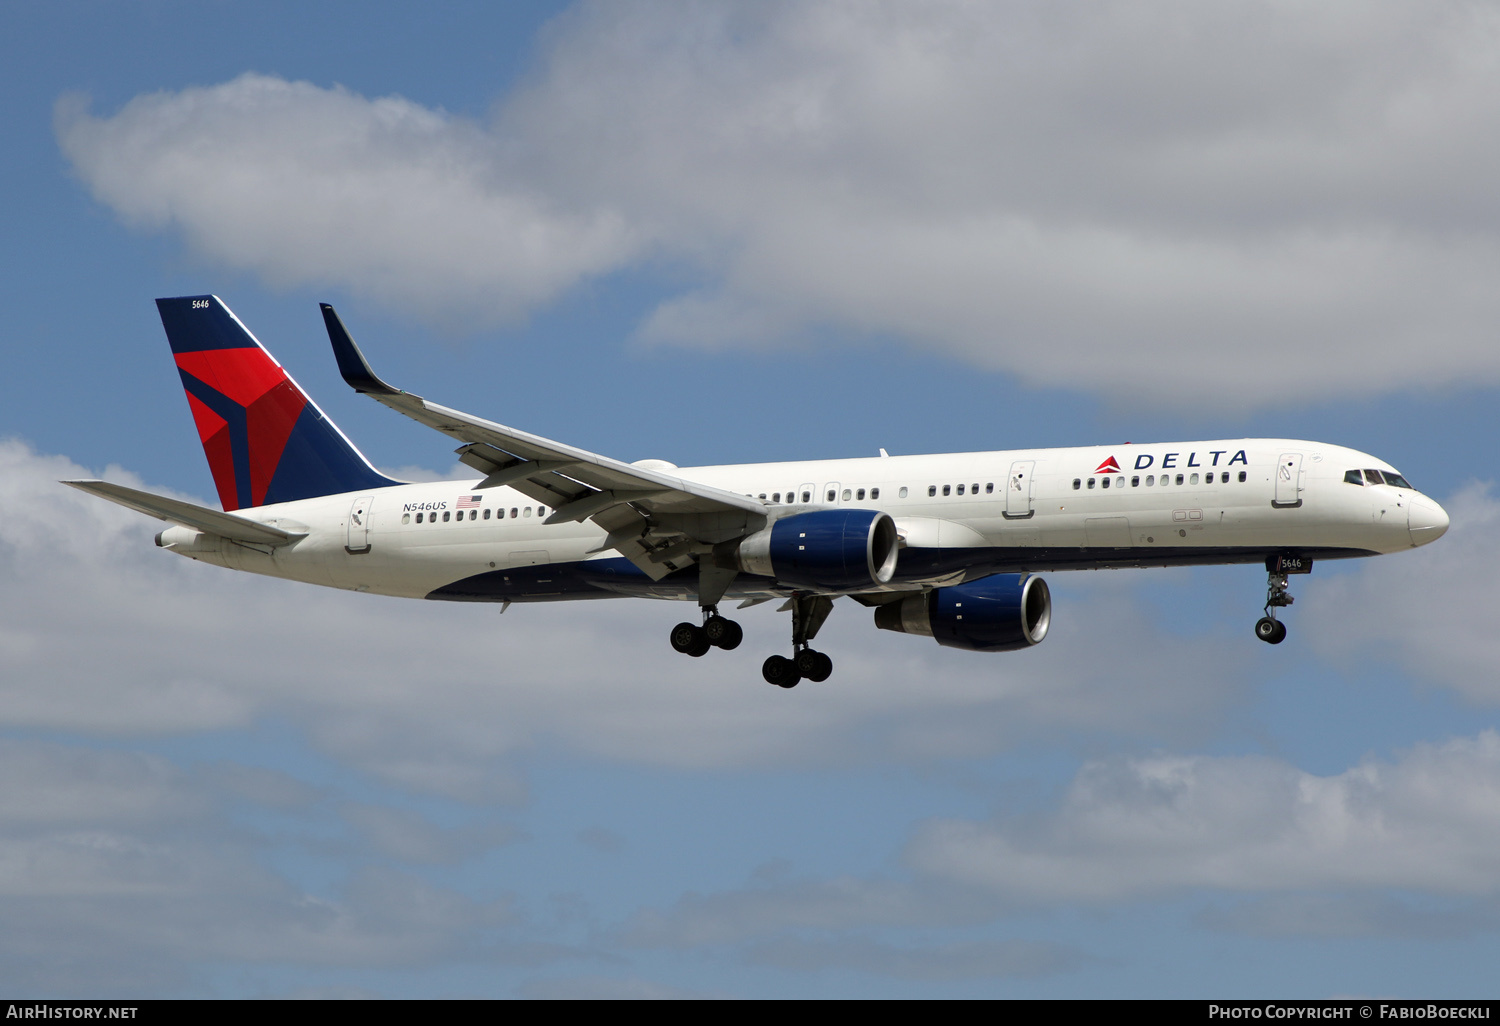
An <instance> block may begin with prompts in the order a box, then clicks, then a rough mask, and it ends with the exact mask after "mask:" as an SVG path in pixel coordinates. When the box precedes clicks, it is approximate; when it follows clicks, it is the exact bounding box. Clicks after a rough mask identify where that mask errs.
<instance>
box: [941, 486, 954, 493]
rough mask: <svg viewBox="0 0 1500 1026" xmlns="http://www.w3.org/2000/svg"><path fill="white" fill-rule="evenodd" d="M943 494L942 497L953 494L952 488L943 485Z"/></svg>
mask: <svg viewBox="0 0 1500 1026" xmlns="http://www.w3.org/2000/svg"><path fill="white" fill-rule="evenodd" d="M943 494H944V495H952V494H953V486H952V485H943Z"/></svg>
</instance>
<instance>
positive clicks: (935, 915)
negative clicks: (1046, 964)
mask: <svg viewBox="0 0 1500 1026" xmlns="http://www.w3.org/2000/svg"><path fill="white" fill-rule="evenodd" d="M996 914H997V906H996V904H995V903H993V902H985V901H976V900H975V896H974V894H973V893H972V892H970V891H967V890H961V889H948V890H946V891H945V890H944V889H943V888H941V887H921V888H919V887H915V886H912V885H910V884H906V883H902V882H899V881H894V880H885V879H868V880H867V879H860V878H858V877H837V878H834V879H831V880H780V879H770V880H757V881H755V882H753V884H752V886H749V887H745V888H740V889H737V890H729V891H721V892H718V893H715V894H699V893H696V892H689V893H688V894H684V895H683V896H682V897H681V898H679V899H678V900H677V901H676V902H674V903H673V904H672V905H671V906H669V907H667V908H666V909H656V908H644V909H640V910H639V911H637V912H636V913H634V914H633V915H632V916H631V917H630V918H629V919H628V920H627V921H626V922H625V923H624V924H622V926H621V927H620V929H619V931H618V939H619V942H620V943H621V944H623V945H625V946H627V947H640V948H693V947H699V946H703V945H724V944H740V943H743V942H745V941H749V940H757V939H762V938H765V937H767V936H774V935H781V934H784V933H786V932H787V931H817V932H821V933H828V932H840V931H846V930H859V929H868V928H874V927H892V926H898V927H934V926H946V927H951V926H965V925H973V924H976V923H984V922H988V921H989V920H991V919H993V918H994V917H995V915H996Z"/></svg>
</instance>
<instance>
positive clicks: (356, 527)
mask: <svg viewBox="0 0 1500 1026" xmlns="http://www.w3.org/2000/svg"><path fill="white" fill-rule="evenodd" d="M374 500H375V497H374V496H373V495H361V496H360V497H359V498H357V499H355V500H354V502H353V504H352V505H350V507H349V525H348V531H347V534H346V536H345V539H344V551H345V552H347V553H349V554H350V555H351V556H357V555H359V554H361V553H364V552H369V551H370V506H371V504H372V503H373V502H374Z"/></svg>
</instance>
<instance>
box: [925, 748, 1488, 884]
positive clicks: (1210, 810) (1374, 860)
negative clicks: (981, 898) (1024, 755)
mask: <svg viewBox="0 0 1500 1026" xmlns="http://www.w3.org/2000/svg"><path fill="white" fill-rule="evenodd" d="M1496 844H1500V734H1497V733H1495V732H1494V731H1485V732H1483V733H1481V734H1479V735H1478V736H1476V737H1473V738H1459V739H1455V740H1451V741H1448V742H1445V743H1443V744H1422V745H1417V746H1416V747H1414V748H1412V749H1411V750H1410V751H1408V752H1406V753H1404V754H1403V755H1402V756H1401V758H1400V759H1398V760H1396V761H1394V762H1380V761H1377V760H1374V759H1368V760H1366V761H1364V762H1363V763H1361V764H1360V765H1358V766H1355V767H1353V768H1351V769H1349V770H1347V771H1345V772H1343V773H1340V774H1338V775H1336V776H1329V777H1320V776H1316V775H1314V774H1310V773H1305V772H1303V771H1301V770H1298V769H1297V768H1295V767H1293V766H1290V765H1287V764H1286V763H1283V762H1280V761H1278V760H1274V759H1269V758H1264V757H1256V756H1245V757H1209V756H1170V755H1162V756H1153V757H1149V758H1137V759H1127V760H1120V761H1115V762H1095V763H1091V764H1089V765H1086V766H1085V767H1084V768H1083V769H1082V770H1081V771H1080V772H1079V774H1078V775H1077V777H1076V778H1075V779H1074V781H1073V783H1072V785H1071V786H1070V787H1069V789H1068V791H1067V794H1066V796H1065V797H1064V799H1063V801H1062V803H1061V805H1060V807H1059V808H1057V809H1056V810H1055V811H1054V812H1051V813H1048V814H1046V815H1043V816H1039V817H1035V818H1030V819H1013V820H1000V821H994V822H977V821H968V820H939V821H935V822H933V823H930V824H928V825H927V826H925V827H924V828H923V829H922V830H921V831H920V832H919V833H918V835H917V836H916V837H915V838H914V839H913V841H912V843H911V846H910V849H909V851H908V859H909V862H910V864H911V865H912V866H913V867H914V868H915V869H917V870H918V871H919V872H921V873H923V874H925V875H928V876H930V877H932V878H934V879H938V880H943V881H947V882H949V883H951V884H955V885H965V886H971V887H974V888H976V889H979V890H982V891H984V892H986V893H989V894H992V895H994V896H996V897H998V898H1001V899H1003V900H1008V901H1018V902H1023V903H1030V902H1051V901H1077V902H1099V901H1120V900H1127V899H1132V898H1136V897H1143V896H1155V895H1162V894H1170V893H1174V892H1181V891H1185V890H1200V889H1218V890H1227V891H1241V892H1255V891H1271V892H1287V891H1313V890H1340V891H1345V890H1372V889H1379V888H1402V889H1407V890H1411V891H1418V892H1424V893H1434V894H1439V895H1471V896H1478V897H1487V898H1492V897H1495V896H1497V895H1500V870H1497V869H1496V865H1495V860H1494V856H1493V853H1494V851H1495V846H1496Z"/></svg>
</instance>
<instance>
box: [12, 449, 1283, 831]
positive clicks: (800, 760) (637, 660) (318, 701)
mask: <svg viewBox="0 0 1500 1026" xmlns="http://www.w3.org/2000/svg"><path fill="white" fill-rule="evenodd" d="M110 475H111V476H112V477H115V478H118V479H122V480H123V481H124V482H125V483H131V484H135V485H137V486H140V485H141V482H139V481H138V480H135V479H133V478H131V477H130V476H129V475H126V474H124V473H123V472H120V471H118V470H113V471H111V472H110ZM86 476H89V473H88V471H86V470H85V469H84V468H81V467H78V466H76V465H73V464H71V463H69V462H68V461H66V460H61V459H57V458H52V457H43V456H38V455H36V454H34V453H32V452H31V451H30V450H29V449H27V448H26V447H25V446H24V445H23V444H21V443H18V442H6V443H0V582H3V584H4V588H3V589H0V725H4V726H9V727H12V728H28V729H43V730H63V731H75V732H79V731H81V732H85V733H89V734H96V735H112V736H122V735H123V736H130V735H140V734H147V733H149V734H160V733H162V732H167V733H179V732H185V731H202V730H215V729H235V728H243V727H246V726H248V725H251V724H254V723H257V722H262V721H264V720H266V719H273V720H276V721H278V722H284V723H288V724H292V725H294V726H295V727H297V728H298V729H301V730H304V731H306V732H307V734H308V735H309V736H310V737H311V738H312V740H313V741H314V743H315V744H317V745H318V746H319V747H320V748H321V749H322V750H323V751H325V752H328V753H330V754H333V755H334V756H336V757H338V758H340V759H342V760H346V761H348V762H350V763H352V764H354V765H357V766H360V767H361V768H363V769H365V770H368V771H369V772H372V773H374V774H377V775H378V776H380V777H382V778H384V779H386V780H390V781H396V782H398V783H400V784H401V785H402V786H405V787H409V788H412V789H416V790H421V791H426V792H429V793H442V794H446V795H451V796H460V797H464V798H466V799H469V800H474V801H516V800H518V799H519V798H520V797H521V796H522V795H523V793H524V789H523V785H522V783H521V782H520V780H519V778H518V777H517V775H516V772H515V769H514V767H513V759H514V757H515V756H516V755H517V754H519V753H522V752H524V751H526V750H528V749H529V748H530V747H531V746H532V745H533V743H534V739H536V738H538V737H546V738H548V739H549V743H551V742H554V741H556V742H561V743H562V744H563V745H564V746H565V747H566V748H568V749H570V750H572V751H575V752H579V753H584V754H588V755H592V756H600V757H604V758H610V759H620V760H623V761H627V762H634V763H644V764H649V765H665V766H672V767H691V768H704V767H736V766H765V765H773V766H777V767H781V768H785V767H787V766H796V765H802V766H810V765H851V764H866V763H869V762H871V761H882V760H886V759H889V758H896V759H900V760H913V761H916V762H919V763H922V762H931V761H933V760H946V759H951V758H958V757H964V756H970V755H984V754H989V753H993V752H996V751H1002V750H1005V749H1007V748H1010V747H1012V746H1014V745H1017V744H1021V743H1033V742H1035V741H1036V739H1037V738H1038V737H1039V736H1046V735H1047V734H1048V732H1053V733H1055V734H1057V735H1061V734H1063V733H1065V732H1068V731H1074V730H1083V731H1086V732H1090V733H1094V734H1096V735H1100V736H1119V735H1121V734H1124V735H1131V736H1143V737H1147V738H1150V739H1153V740H1156V741H1166V740H1173V739H1181V738H1196V737H1201V736H1202V734H1203V732H1204V731H1205V730H1207V729H1208V728H1210V727H1211V726H1212V725H1213V724H1214V723H1216V722H1218V721H1219V718H1220V717H1221V716H1222V714H1223V712H1224V711H1225V710H1226V709H1227V708H1229V707H1231V706H1232V704H1233V703H1234V702H1235V701H1236V700H1237V699H1238V697H1239V695H1240V693H1241V690H1242V688H1243V686H1244V684H1243V680H1242V674H1241V673H1240V672H1239V671H1233V670H1228V669H1220V668H1218V667H1217V666H1216V663H1217V662H1219V661H1218V660H1215V659H1214V658H1213V652H1214V650H1215V648H1216V645H1217V642H1216V641H1215V640H1214V639H1212V638H1189V639H1174V640H1173V641H1172V642H1171V644H1172V645H1173V647H1174V651H1176V652H1177V653H1179V655H1180V656H1181V657H1182V658H1183V659H1186V660H1189V661H1190V662H1191V663H1192V664H1193V665H1202V666H1205V667H1214V669H1213V670H1212V671H1210V672H1205V673H1204V674H1199V675H1194V676H1193V677H1192V678H1191V679H1188V678H1184V677H1182V676H1181V675H1178V674H1173V673H1160V672H1158V670H1157V662H1156V660H1155V659H1154V658H1152V655H1153V654H1154V653H1157V652H1159V651H1160V648H1161V646H1162V644H1163V643H1164V641H1163V635H1161V634H1159V633H1157V631H1155V630H1153V627H1152V625H1151V623H1150V621H1149V620H1148V619H1147V618H1146V616H1145V614H1144V613H1143V612H1142V611H1141V610H1140V608H1139V605H1140V604H1139V603H1138V602H1134V601H1131V600H1130V598H1131V596H1130V592H1129V583H1130V580H1131V578H1129V577H1128V576H1127V577H1120V578H1117V579H1116V582H1117V583H1116V584H1114V585H1113V586H1107V582H1104V581H1102V577H1103V576H1104V575H1083V576H1081V577H1077V578H1074V579H1071V580H1070V581H1069V582H1067V583H1066V584H1064V583H1062V582H1057V581H1055V584H1056V591H1057V594H1058V597H1059V601H1060V603H1062V604H1060V606H1059V609H1058V610H1057V612H1056V614H1055V615H1054V628H1053V632H1052V635H1051V636H1049V638H1048V640H1047V642H1046V644H1044V645H1043V646H1041V647H1040V648H1038V649H1036V650H1033V651H1030V652H1024V653H1013V654H1002V655H988V656H987V655H981V654H974V653H965V652H953V651H949V650H945V649H942V648H940V647H938V646H937V645H935V644H934V643H933V642H932V641H930V640H929V639H926V638H919V637H908V636H905V635H899V634H891V633H888V632H881V631H876V630H875V628H874V626H873V624H872V623H871V614H870V611H869V610H867V609H864V608H862V607H859V606H856V605H854V604H852V603H847V602H842V603H840V604H839V605H838V607H836V609H835V612H834V616H833V618H832V619H831V620H830V623H829V626H828V627H826V628H825V631H824V633H823V634H821V635H820V636H819V639H818V644H819V645H820V646H821V647H822V648H823V649H824V650H826V651H828V652H829V653H830V654H831V655H832V656H833V657H834V660H835V663H836V670H835V676H834V678H833V679H832V680H830V681H828V682H826V683H825V684H823V685H812V684H804V685H803V686H801V687H799V688H798V689H797V690H795V691H793V692H782V691H780V690H779V689H775V688H772V687H770V686H769V685H767V684H765V683H764V682H763V681H762V680H761V678H760V663H761V660H762V659H764V657H765V655H766V654H767V652H768V651H775V650H779V649H782V648H784V647H786V644H787V640H786V638H787V632H788V629H789V620H788V617H787V616H786V615H785V614H777V613H774V612H773V611H772V610H771V609H770V608H768V607H764V606H763V607H758V608H756V609H754V610H750V611H747V613H746V614H742V615H743V622H744V624H745V626H746V630H747V639H746V642H745V644H744V645H742V646H741V648H740V649H738V650H736V651H735V652H731V653H722V652H715V653H713V654H711V655H710V656H709V657H706V658H704V659H701V660H698V659H686V658H683V657H681V656H678V655H676V654H675V653H673V652H672V651H671V650H670V648H669V646H668V645H667V643H666V634H667V630H668V629H669V628H670V626H671V625H672V624H673V623H674V622H675V621H677V620H679V619H681V618H682V617H683V616H684V615H686V614H687V613H688V612H690V607H688V606H686V605H679V606H677V607H675V608H674V607H673V606H669V605H665V604H662V603H654V602H632V601H624V600H622V601H615V602H580V603H568V604H565V605H554V604H544V605H531V606H527V605H516V606H512V607H511V609H510V610H509V611H508V612H506V613H505V614H504V615H503V616H502V615H501V614H500V612H499V609H498V607H494V606H475V605H470V604H449V603H434V602H417V601H410V600H400V599H386V598H379V597H372V596H368V595H356V594H353V593H350V592H341V591H334V590H330V589H320V588H313V587H310V586H307V585H299V584H295V583H291V582H285V581H278V580H271V579H266V578H257V577H252V576H249V575H243V574H237V573H234V572H231V571H227V570H223V569H220V568H217V567H211V566H206V565H203V564H198V563H193V562H191V561H188V560H184V559H181V558H180V557H176V556H173V555H171V554H169V553H165V552H162V551H160V550H158V549H156V548H154V547H153V546H152V545H151V540H150V539H151V535H152V534H153V533H154V532H155V531H156V530H158V529H159V528H160V524H159V523H158V522H156V521H152V520H149V519H147V518H145V517H142V516H140V515H139V514H135V513H132V512H130V511H127V510H123V509H120V508H118V507H116V506H113V505H111V504H109V503H106V502H103V501H101V500H98V499H96V498H93V497H91V496H88V495H85V494H83V493H80V492H77V491H75V490H73V489H69V488H65V487H62V486H60V485H58V484H57V483H56V482H57V481H58V480H59V479H63V478H70V477H86ZM1070 596H1072V597H1071V598H1070ZM1101 637H1107V638H1108V639H1109V641H1110V643H1109V644H1108V645H1101V644H1099V643H1098V639H1099V638H1101ZM1244 643H1245V644H1246V645H1253V644H1254V642H1253V640H1251V639H1250V638H1249V636H1248V634H1247V635H1246V636H1245V641H1244ZM288 800H294V799H293V798H288ZM371 828H372V829H373V824H371ZM391 836H394V835H391ZM392 843H395V842H394V841H393V842H392Z"/></svg>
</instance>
